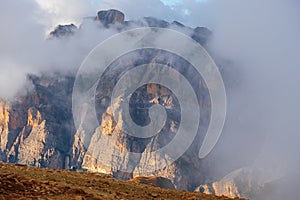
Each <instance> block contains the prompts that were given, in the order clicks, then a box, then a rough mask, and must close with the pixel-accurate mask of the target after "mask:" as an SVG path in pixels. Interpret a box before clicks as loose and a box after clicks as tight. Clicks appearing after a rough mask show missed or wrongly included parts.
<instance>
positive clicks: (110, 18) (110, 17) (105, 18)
mask: <svg viewBox="0 0 300 200" xmlns="http://www.w3.org/2000/svg"><path fill="white" fill-rule="evenodd" d="M124 19H125V15H124V13H122V12H120V11H118V10H114V9H111V10H102V11H99V12H98V14H97V17H96V20H99V21H100V22H101V23H102V24H103V25H104V26H105V27H109V26H110V25H112V24H116V23H119V24H124Z"/></svg>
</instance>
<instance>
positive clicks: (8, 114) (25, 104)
mask: <svg viewBox="0 0 300 200" xmlns="http://www.w3.org/2000/svg"><path fill="white" fill-rule="evenodd" d="M29 79H30V80H31V81H32V84H33V85H34V89H33V91H31V92H30V94H28V95H26V96H23V97H19V98H18V99H17V100H16V101H14V102H10V103H6V102H4V101H1V103H0V111H1V114H0V134H1V160H2V161H5V162H12V163H21V164H27V165H31V166H37V167H50V168H64V167H65V166H64V164H65V159H66V156H67V155H68V154H69V148H70V146H71V144H72V135H73V134H72V132H71V131H72V129H73V128H72V127H73V125H72V118H71V117H72V115H71V111H70V97H69V102H68V100H67V99H68V96H70V92H71V90H72V89H69V87H70V86H72V80H70V79H68V78H67V77H59V78H57V77H55V78H54V77H41V78H39V77H35V76H30V77H29ZM64 84H66V85H64ZM66 100H67V101H66Z"/></svg>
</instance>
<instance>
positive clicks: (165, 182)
mask: <svg viewBox="0 0 300 200" xmlns="http://www.w3.org/2000/svg"><path fill="white" fill-rule="evenodd" d="M130 181H131V182H135V183H141V184H147V185H155V186H157V187H160V188H165V189H171V190H173V189H175V187H174V185H173V184H172V182H171V181H170V180H169V179H166V178H163V177H156V176H150V177H144V176H139V177H135V178H133V179H131V180H130Z"/></svg>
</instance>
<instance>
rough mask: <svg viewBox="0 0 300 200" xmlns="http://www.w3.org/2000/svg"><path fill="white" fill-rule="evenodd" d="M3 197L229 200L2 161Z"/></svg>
mask: <svg viewBox="0 0 300 200" xmlns="http://www.w3.org/2000/svg"><path fill="white" fill-rule="evenodd" d="M0 199H78V200H79V199H203V200H214V199H220V200H222V199H230V198H228V197H215V196H211V195H206V194H202V193H197V192H186V191H176V190H167V189H161V188H158V187H155V186H153V185H144V184H138V183H135V182H129V181H118V180H116V179H114V178H111V177H110V176H108V175H104V174H93V173H87V172H70V171H67V170H52V169H39V168H33V167H28V166H23V165H10V164H4V163H0Z"/></svg>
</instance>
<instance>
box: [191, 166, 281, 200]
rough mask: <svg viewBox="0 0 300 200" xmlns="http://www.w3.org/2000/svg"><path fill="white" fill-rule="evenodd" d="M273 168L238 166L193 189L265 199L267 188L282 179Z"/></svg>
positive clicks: (218, 194)
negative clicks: (219, 178) (222, 176)
mask: <svg viewBox="0 0 300 200" xmlns="http://www.w3.org/2000/svg"><path fill="white" fill-rule="evenodd" d="M273 170H274V171H272V172H271V171H265V170H260V169H257V168H255V167H247V168H240V169H237V170H234V171H233V172H231V173H230V174H228V175H226V176H225V177H224V178H222V179H221V180H219V181H216V182H212V183H207V184H202V185H200V186H198V187H197V188H196V189H195V191H197V192H201V193H205V194H213V195H217V196H222V195H224V196H227V197H231V198H235V197H241V198H246V199H257V200H259V199H265V198H262V196H263V195H266V194H267V193H268V190H271V189H273V190H274V188H275V187H274V186H273V185H274V183H277V182H279V180H281V179H282V174H281V173H280V172H279V171H276V168H274V169H273ZM272 193H274V192H272Z"/></svg>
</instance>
